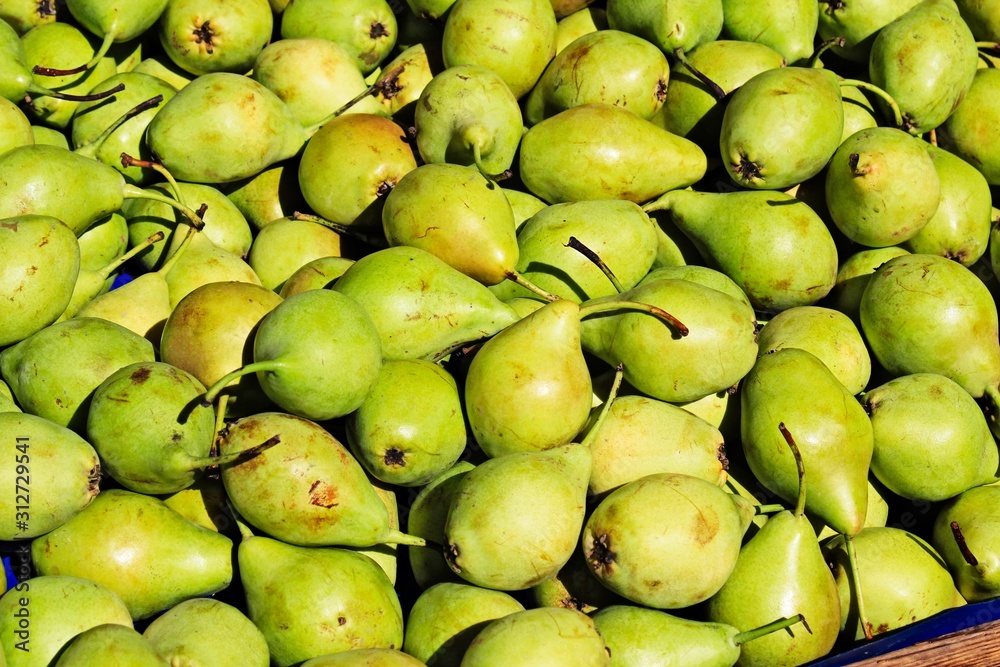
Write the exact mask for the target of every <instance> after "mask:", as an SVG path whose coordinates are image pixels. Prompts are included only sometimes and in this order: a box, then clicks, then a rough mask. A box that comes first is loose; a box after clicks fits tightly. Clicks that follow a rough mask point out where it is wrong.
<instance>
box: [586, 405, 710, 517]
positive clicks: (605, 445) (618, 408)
mask: <svg viewBox="0 0 1000 667" xmlns="http://www.w3.org/2000/svg"><path fill="white" fill-rule="evenodd" d="M585 432H586V433H590V432H591V429H587V430H586V431H585ZM592 432H593V436H592V437H589V438H587V442H588V444H589V446H590V453H591V455H592V456H593V458H594V470H593V472H592V473H591V475H590V493H591V494H592V495H594V496H597V497H598V498H603V497H604V496H606V495H607V494H608V493H609V492H611V491H614V490H615V489H617V488H619V487H620V486H622V485H624V484H628V483H629V482H633V481H635V480H637V479H640V478H641V477H645V476H646V475H652V474H656V473H684V474H686V475H691V476H693V477H698V478H700V479H704V480H705V481H708V482H711V483H713V484H721V483H722V482H723V481H725V478H726V474H725V467H726V450H725V445H724V443H723V440H722V434H721V433H719V430H718V429H717V428H714V427H712V426H711V425H709V424H708V423H706V422H705V421H703V420H701V419H699V418H698V417H695V416H694V415H692V414H691V413H689V412H686V411H685V410H682V409H681V408H678V407H675V406H673V405H670V404H669V403H663V402H661V401H657V400H654V399H651V398H646V397H644V396H620V397H618V398H616V399H615V400H614V402H613V403H612V404H611V408H610V411H609V412H608V415H607V417H606V418H605V419H604V422H603V423H602V424H601V425H600V426H599V427H594V429H593V431H592Z"/></svg>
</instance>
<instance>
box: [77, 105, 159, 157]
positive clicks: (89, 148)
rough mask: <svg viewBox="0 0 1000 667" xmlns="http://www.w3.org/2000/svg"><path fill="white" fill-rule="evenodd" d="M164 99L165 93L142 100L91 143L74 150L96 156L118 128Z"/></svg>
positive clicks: (88, 155)
mask: <svg viewBox="0 0 1000 667" xmlns="http://www.w3.org/2000/svg"><path fill="white" fill-rule="evenodd" d="M162 101H163V95H157V96H155V97H151V98H149V99H148V100H146V101H145V102H140V103H139V104H137V105H135V106H134V107H132V108H131V109H129V110H128V111H126V112H125V113H123V114H122V115H121V116H119V117H118V119H117V120H115V122H113V123H111V125H109V126H108V127H106V128H105V129H104V131H103V132H101V133H100V134H99V135H98V136H97V138H96V139H94V140H93V141H91V142H90V143H87V144H84V145H83V146H80V147H79V148H77V149H76V150H75V151H74V152H75V153H79V154H80V155H85V156H87V157H90V158H93V157H95V156H96V155H97V151H99V150H100V149H101V146H102V145H103V144H104V142H105V141H107V139H108V137H110V136H111V135H112V134H114V133H115V132H116V131H117V130H118V128H120V127H121V126H122V125H124V124H125V123H126V122H127V121H129V120H131V119H132V118H135V117H136V116H138V115H139V114H141V113H142V112H143V111H146V110H147V109H152V108H153V107H156V106H159V104H160V102H162Z"/></svg>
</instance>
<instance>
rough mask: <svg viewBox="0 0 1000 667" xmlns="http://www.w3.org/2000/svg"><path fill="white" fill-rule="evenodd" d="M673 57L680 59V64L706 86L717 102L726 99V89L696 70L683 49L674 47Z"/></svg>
mask: <svg viewBox="0 0 1000 667" xmlns="http://www.w3.org/2000/svg"><path fill="white" fill-rule="evenodd" d="M674 57H675V58H677V60H679V61H680V63H681V65H684V67H685V68H686V69H687V71H689V72H691V74H693V75H694V76H695V77H696V78H697V79H698V80H699V81H701V82H702V83H703V84H705V85H706V86H707V87H708V92H710V93H711V94H712V97H714V98H715V99H716V100H718V101H719V102H721V101H723V100H724V99H726V91H724V90H723V89H722V86H720V85H719V84H717V83H716V82H714V81H712V80H711V79H709V78H708V77H707V76H706V75H705V74H703V73H702V72H700V71H698V69H697V68H695V66H694V65H692V64H691V63H690V62H689V61H688V59H687V58H686V57H685V56H684V50H683V49H674Z"/></svg>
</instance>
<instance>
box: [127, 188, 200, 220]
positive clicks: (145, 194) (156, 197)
mask: <svg viewBox="0 0 1000 667" xmlns="http://www.w3.org/2000/svg"><path fill="white" fill-rule="evenodd" d="M124 191H125V198H126V199H149V200H151V201H158V202H160V203H161V204H167V205H168V206H172V207H174V208H175V209H177V210H178V211H180V212H181V213H182V214H183V215H184V217H186V218H187V219H188V220H189V221H190V222H191V226H192V227H194V228H195V229H199V230H200V229H202V228H204V226H205V222H204V221H203V220H202V219H201V218H200V217H199V215H198V213H197V212H196V211H193V210H191V209H190V208H189V207H187V206H185V205H184V204H182V203H180V202H179V201H177V200H176V199H171V198H170V197H167V196H165V195H161V194H157V193H155V192H149V191H148V190H143V189H142V188H138V187H136V186H134V185H129V184H126V185H125V187H124Z"/></svg>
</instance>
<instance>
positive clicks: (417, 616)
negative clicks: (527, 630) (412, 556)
mask: <svg viewBox="0 0 1000 667" xmlns="http://www.w3.org/2000/svg"><path fill="white" fill-rule="evenodd" d="M520 611H524V607H523V606H521V603H520V602H518V601H517V600H515V599H514V598H512V597H511V596H509V595H507V594H506V593H502V592H500V591H491V590H486V589H483V588H477V587H476V586H469V585H467V584H453V583H440V584H435V585H434V586H431V587H430V588H428V589H427V590H425V591H424V592H423V593H421V594H420V597H418V598H417V601H416V602H414V603H413V608H412V609H411V610H410V614H409V617H408V618H407V619H406V638H405V640H404V641H403V651H405V652H406V653H408V654H409V655H412V656H413V657H414V658H416V659H417V660H420V661H422V662H423V663H427V664H433V665H436V666H437V667H459V665H460V664H461V662H462V656H463V655H464V654H465V652H466V650H467V649H468V647H469V644H471V643H472V640H473V639H475V637H476V635H478V634H479V633H480V632H481V631H482V630H483V629H484V628H485V627H486V626H487V625H488V624H489V623H490V622H491V621H494V620H496V619H498V618H503V617H504V616H507V615H509V614H516V613H517V612H520Z"/></svg>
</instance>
